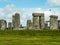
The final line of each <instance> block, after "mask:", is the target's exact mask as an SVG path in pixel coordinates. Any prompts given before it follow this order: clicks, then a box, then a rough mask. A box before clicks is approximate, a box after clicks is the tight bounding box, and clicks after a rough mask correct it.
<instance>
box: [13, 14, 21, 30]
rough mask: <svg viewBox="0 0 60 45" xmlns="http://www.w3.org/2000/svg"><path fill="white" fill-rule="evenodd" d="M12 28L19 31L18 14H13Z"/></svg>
mask: <svg viewBox="0 0 60 45" xmlns="http://www.w3.org/2000/svg"><path fill="white" fill-rule="evenodd" d="M12 23H13V28H14V30H19V29H20V15H19V13H15V15H14V16H13V18H12Z"/></svg>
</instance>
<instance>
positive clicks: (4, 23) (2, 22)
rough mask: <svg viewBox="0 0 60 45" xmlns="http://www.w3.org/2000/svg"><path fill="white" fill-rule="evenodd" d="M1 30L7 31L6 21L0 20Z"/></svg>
mask: <svg viewBox="0 0 60 45" xmlns="http://www.w3.org/2000/svg"><path fill="white" fill-rule="evenodd" d="M0 29H1V30H5V29H7V22H6V20H0Z"/></svg>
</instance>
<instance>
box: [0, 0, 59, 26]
mask: <svg viewBox="0 0 60 45" xmlns="http://www.w3.org/2000/svg"><path fill="white" fill-rule="evenodd" d="M50 9H51V11H50ZM15 13H19V14H20V20H21V24H22V25H23V26H26V22H27V20H32V18H33V17H32V13H44V14H45V21H47V20H49V19H50V17H49V16H50V15H57V16H58V20H59V19H60V0H0V19H4V20H6V21H7V22H12V15H14V14H15Z"/></svg>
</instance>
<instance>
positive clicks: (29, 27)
mask: <svg viewBox="0 0 60 45" xmlns="http://www.w3.org/2000/svg"><path fill="white" fill-rule="evenodd" d="M27 29H32V22H31V20H27Z"/></svg>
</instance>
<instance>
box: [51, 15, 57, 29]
mask: <svg viewBox="0 0 60 45" xmlns="http://www.w3.org/2000/svg"><path fill="white" fill-rule="evenodd" d="M50 29H58V16H55V15H51V16H50Z"/></svg>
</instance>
